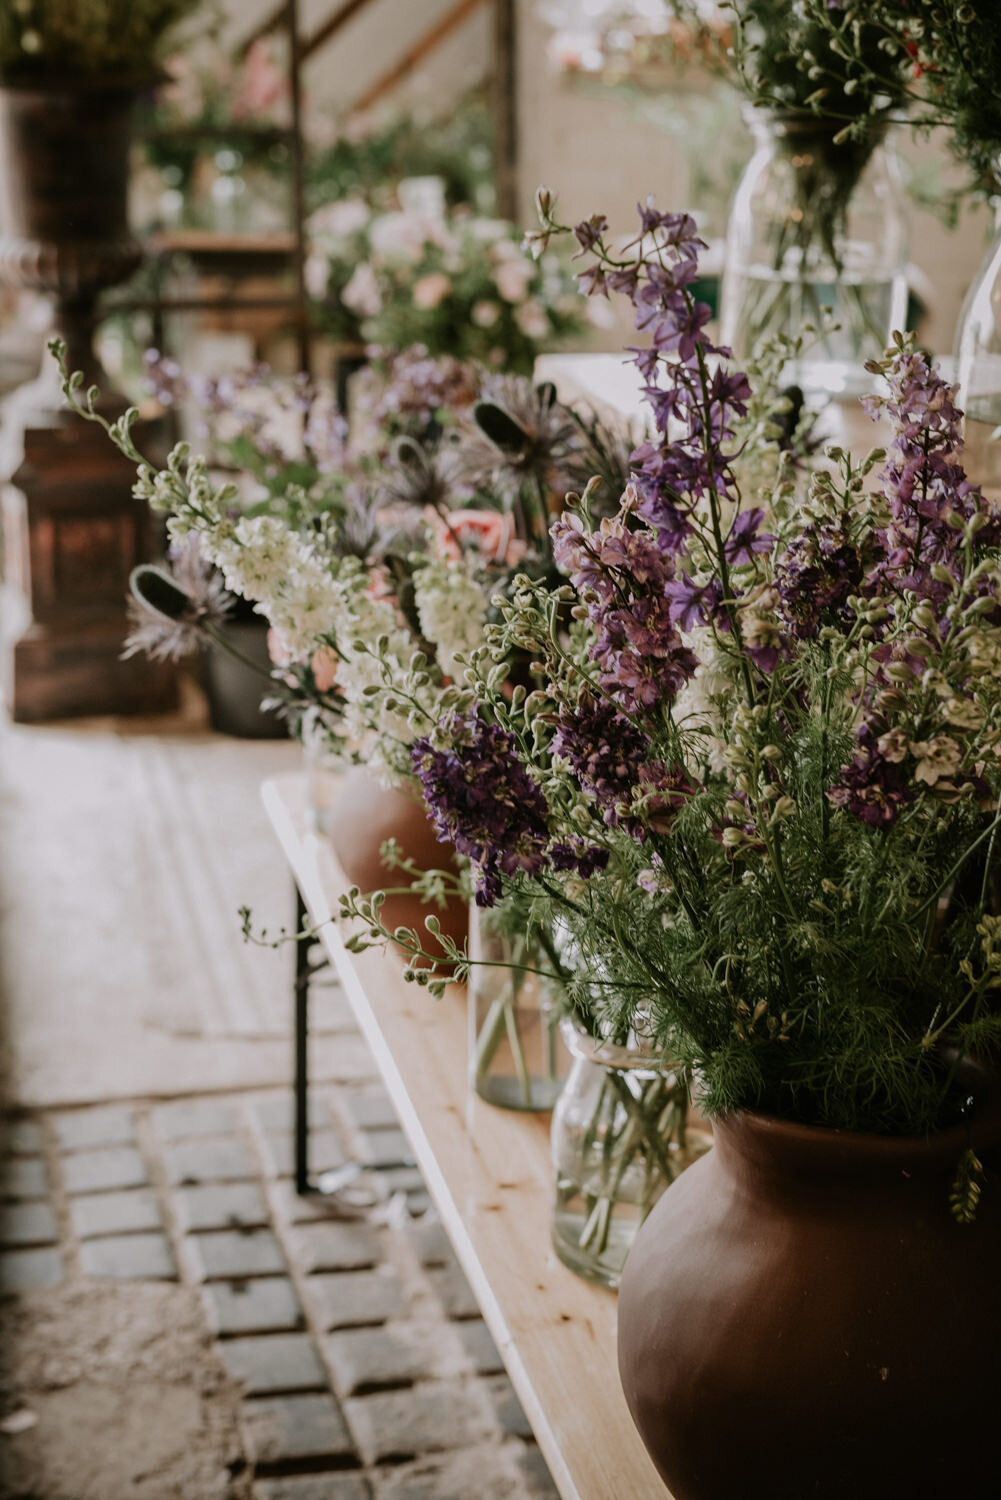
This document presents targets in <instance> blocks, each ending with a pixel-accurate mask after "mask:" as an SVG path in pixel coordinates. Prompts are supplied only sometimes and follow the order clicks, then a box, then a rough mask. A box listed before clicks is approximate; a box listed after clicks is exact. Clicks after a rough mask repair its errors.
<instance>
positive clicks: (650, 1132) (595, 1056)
mask: <svg viewBox="0 0 1001 1500" xmlns="http://www.w3.org/2000/svg"><path fill="white" fill-rule="evenodd" d="M563 1034H564V1038H565V1040H566V1044H567V1047H568V1048H569V1050H570V1052H571V1053H572V1054H573V1059H574V1063H573V1069H572V1071H571V1074H570V1078H569V1081H568V1082H567V1084H566V1087H565V1088H564V1090H563V1093H562V1095H561V1096H560V1100H559V1103H558V1104H557V1106H556V1109H555V1111H554V1113H553V1131H552V1153H553V1168H554V1173H555V1202H554V1209H553V1230H552V1234H553V1247H554V1249H555V1250H556V1254H557V1255H558V1256H559V1258H560V1260H561V1261H563V1263H564V1265H567V1266H569V1267H570V1269H571V1270H572V1271H576V1272H577V1274H578V1276H583V1277H584V1279H585V1280H586V1281H595V1282H598V1283H599V1284H601V1285H602V1286H608V1287H613V1288H614V1287H617V1286H618V1284H619V1276H620V1274H621V1271H622V1267H623V1265H624V1264H625V1260H626V1256H627V1255H628V1254H629V1250H630V1248H631V1246H632V1243H633V1240H634V1239H635V1238H636V1235H637V1233H638V1232H639V1228H640V1225H641V1224H642V1223H643V1221H644V1220H645V1219H646V1217H647V1215H648V1214H649V1212H650V1210H651V1209H652V1208H653V1206H654V1204H655V1203H656V1202H657V1200H658V1198H659V1197H660V1196H661V1194H662V1193H663V1192H664V1189H665V1188H666V1187H668V1185H669V1184H670V1183H671V1182H673V1181H674V1179H675V1178H676V1177H677V1176H678V1175H679V1174H680V1173H681V1172H683V1171H684V1169H685V1167H687V1166H689V1165H690V1164H691V1163H692V1162H693V1161H694V1160H695V1159H696V1158H697V1157H698V1156H701V1155H702V1153H703V1152H704V1151H706V1150H707V1149H708V1148H709V1146H710V1145H711V1144H712V1135H711V1133H710V1131H709V1128H708V1126H707V1125H705V1123H704V1122H703V1121H701V1119H699V1120H698V1122H697V1123H696V1122H694V1121H693V1120H692V1119H691V1118H690V1114H691V1113H692V1112H691V1111H690V1105H689V1090H688V1083H687V1080H686V1079H685V1077H684V1075H683V1073H682V1072H681V1070H680V1069H678V1070H674V1069H672V1068H670V1067H665V1066H664V1065H662V1063H661V1062H660V1061H659V1060H658V1059H656V1058H654V1057H652V1056H651V1054H650V1052H649V1050H648V1049H645V1048H642V1047H639V1046H615V1045H614V1044H612V1043H610V1042H605V1041H602V1040H601V1039H600V1038H595V1037H592V1036H589V1035H588V1034H587V1033H586V1032H584V1031H582V1030H581V1029H580V1027H579V1026H577V1025H576V1024H575V1023H573V1022H571V1021H567V1020H564V1022H563Z"/></svg>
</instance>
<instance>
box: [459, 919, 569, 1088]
mask: <svg viewBox="0 0 1001 1500" xmlns="http://www.w3.org/2000/svg"><path fill="white" fill-rule="evenodd" d="M469 956H470V958H472V959H473V960H475V962H474V963H473V965H472V967H471V968H470V971H469V1078H470V1082H471V1084H472V1086H473V1088H474V1089H475V1090H476V1092H477V1093H478V1094H479V1095H480V1097H481V1098H483V1099H486V1100H488V1101H489V1102H490V1103H491V1104H499V1105H500V1106H501V1107H502V1108H504V1109H526V1110H546V1109H552V1107H553V1105H554V1104H555V1103H556V1100H557V1099H558V1097H559V1094H560V1090H561V1089H562V1087H563V1084H564V1082H565V1080H566V1077H567V1074H568V1073H569V1071H570V1057H569V1054H568V1053H567V1051H566V1048H565V1047H564V1045H563V1042H562V1040H561V1035H560V1025H559V1010H558V1004H557V1000H558V997H557V995H556V993H555V990H554V988H553V981H550V980H546V979H544V978H542V977H541V976H540V975H539V974H537V973H534V972H532V971H533V970H535V969H546V968H549V967H550V965H549V962H548V960H547V958H546V955H545V953H544V951H543V950H542V948H541V946H540V944H539V941H538V939H537V938H535V937H530V936H527V935H526V934H524V933H518V934H514V935H511V934H509V933H506V932H502V931H501V930H500V929H499V926H498V922H497V917H496V914H495V913H493V912H490V911H483V910H481V909H480V908H479V907H478V906H475V905H473V906H471V907H470V918H469Z"/></svg>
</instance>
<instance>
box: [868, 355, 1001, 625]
mask: <svg viewBox="0 0 1001 1500" xmlns="http://www.w3.org/2000/svg"><path fill="white" fill-rule="evenodd" d="M879 368H880V369H881V371H882V373H883V375H884V376H885V379H886V381H887V384H888V385H889V387H890V394H889V396H887V397H875V396H869V397H866V398H864V401H863V404H864V406H865V407H866V410H867V411H868V412H869V414H870V415H871V416H876V415H878V414H879V412H880V411H884V412H885V413H886V415H887V416H888V417H889V419H890V421H891V423H892V425H893V429H894V436H893V440H892V442H891V443H890V445H889V448H888V450H887V462H886V467H885V469H884V470H883V472H882V474H881V476H880V477H881V478H882V480H883V490H882V492H881V493H882V498H883V499H884V500H885V502H886V504H887V507H888V509H889V511H890V517H891V519H890V523H889V525H888V526H887V527H886V528H885V530H883V531H882V532H880V533H879V543H880V548H881V554H882V555H881V556H880V558H879V559H878V561H877V564H876V566H875V567H874V569H873V570H872V571H871V573H870V575H869V577H868V579H867V580H866V588H865V592H866V593H868V594H875V593H879V592H881V591H883V590H884V589H885V588H886V586H887V585H890V586H891V587H892V589H893V590H895V591H900V590H905V589H906V590H908V591H909V592H911V593H914V594H917V595H919V597H921V598H924V599H928V600H929V601H931V602H932V603H933V604H937V603H940V602H942V601H943V600H944V599H946V598H947V596H948V595H949V594H950V593H951V585H950V584H949V583H947V582H945V581H944V580H943V579H941V578H935V577H934V575H933V572H932V569H933V568H935V567H936V566H938V567H945V568H946V569H947V570H948V571H949V572H950V573H951V574H952V576H953V578H954V579H956V580H957V581H958V580H959V579H960V578H962V576H963V570H964V561H963V546H964V543H963V532H962V527H957V526H956V525H955V524H950V522H951V523H955V521H956V520H957V519H958V520H960V521H963V522H965V521H968V520H969V519H970V517H971V516H972V515H973V514H974V513H975V512H976V511H978V510H979V511H983V510H984V508H985V506H984V501H983V497H982V496H981V494H980V492H979V490H977V489H976V487H975V486H974V485H973V484H972V483H971V482H970V480H969V479H968V478H967V476H966V473H965V471H964V469H963V467H962V465H961V464H960V463H958V462H957V461H956V455H957V454H959V453H960V452H961V451H962V447H963V440H962V434H961V426H960V424H961V421H962V415H963V414H962V412H961V411H960V410H959V409H958V408H957V406H956V404H955V394H956V388H955V387H954V386H949V385H948V384H947V383H946V382H945V381H944V380H943V379H942V376H941V375H940V374H939V373H938V372H937V371H936V370H935V369H933V367H932V366H931V364H930V363H929V361H928V358H927V356H926V355H924V354H921V353H916V352H914V351H913V350H910V349H901V350H898V352H897V354H896V355H895V357H894V358H893V359H892V360H891V361H890V362H889V363H887V364H885V365H881V366H880V367H879ZM976 544H977V547H978V548H985V547H997V546H998V545H999V544H1001V517H999V515H998V512H997V509H996V507H995V508H994V513H993V515H992V516H991V518H990V520H989V521H988V524H987V525H986V526H985V527H984V528H983V529H982V530H981V531H980V532H979V533H978V535H977V543H976Z"/></svg>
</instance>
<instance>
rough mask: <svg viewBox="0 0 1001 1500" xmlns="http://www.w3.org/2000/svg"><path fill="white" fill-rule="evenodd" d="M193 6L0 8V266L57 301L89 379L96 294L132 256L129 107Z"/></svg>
mask: <svg viewBox="0 0 1001 1500" xmlns="http://www.w3.org/2000/svg"><path fill="white" fill-rule="evenodd" d="M193 9H194V0H137V3H135V4H132V5H129V6H126V7H122V6H120V5H117V4H115V3H113V0H96V3H94V4H91V5H88V6H87V7H86V9H81V7H80V6H79V5H78V4H76V3H74V0H54V3H48V0H46V3H45V4H41V3H36V0H29V3H27V4H25V5H8V6H5V7H4V10H3V14H2V15H0V274H2V275H3V278H4V280H6V281H7V282H8V283H10V284H12V285H14V286H17V287H28V288H32V289H34V290H37V291H41V292H44V293H46V294H47V295H48V296H50V297H51V298H52V299H53V301H54V303H55V308H56V311H55V324H56V327H57V329H58V330H59V332H60V334H61V335H62V337H63V338H64V339H65V340H66V342H67V345H68V348H69V352H70V359H71V363H72V366H73V368H74V369H80V370H83V371H85V372H86V374H87V376H88V378H91V377H92V375H93V374H94V373H95V370H96V367H95V365H94V361H93V352H92V349H91V342H90V340H91V333H92V331H93V321H94V307H95V302H96V299H97V295H98V293H99V292H100V291H102V290H103V289H104V288H106V287H109V286H113V285H114V284H115V283H116V282H118V281H120V280H122V279H123V278H124V277H125V276H127V275H128V274H129V272H130V271H132V270H134V269H135V268H136V266H137V265H138V264H139V260H140V250H139V246H138V244H137V243H136V241H135V240H134V239H133V238H132V235H131V233H130V231H129V223H128V174H129V148H130V144H131V126H132V111H133V107H134V104H135V101H136V99H137V98H138V96H139V93H140V91H141V90H143V89H145V88H149V87H150V86H151V85H152V84H153V82H154V81H155V79H156V76H157V68H158V61H159V58H160V56H161V53H162V49H163V47H164V46H165V44H166V43H167V41H168V38H169V35H170V33H171V31H172V29H173V28H174V27H175V26H176V25H177V23H178V22H179V21H181V20H182V19H183V18H184V17H185V16H187V15H188V14H189V13H190V12H191V11H192V10H193Z"/></svg>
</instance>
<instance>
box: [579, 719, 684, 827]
mask: <svg viewBox="0 0 1001 1500" xmlns="http://www.w3.org/2000/svg"><path fill="white" fill-rule="evenodd" d="M552 748H553V751H554V753H555V754H557V755H562V756H563V757H565V759H566V760H568V761H569V762H570V765H571V767H572V769H573V773H574V775H575V776H576V778H577V781H578V783H579V785H580V788H581V790H582V791H583V792H585V793H586V794H587V795H588V796H589V797H593V798H594V800H595V802H596V803H597V804H598V807H599V809H600V811H601V815H602V818H603V820H604V822H605V823H606V824H607V826H608V827H609V828H619V827H622V828H624V829H625V830H626V831H627V832H628V833H630V834H632V836H633V838H635V839H639V840H643V839H644V838H645V837H646V834H647V831H648V829H649V828H653V829H655V830H656V831H657V832H659V833H666V832H667V831H668V829H669V827H670V824H671V822H672V821H673V818H674V815H675V813H676V812H677V811H678V809H679V808H680V807H681V806H682V805H683V803H684V802H685V800H686V798H687V797H690V796H691V795H692V794H693V793H694V792H695V790H696V789H695V787H694V786H693V785H692V783H691V781H690V780H689V779H688V777H687V776H686V775H685V773H684V772H683V771H682V770H681V768H680V767H678V768H676V769H675V770H673V771H672V770H671V769H670V768H669V767H668V766H667V765H665V763H664V762H663V761H648V760H647V759H646V754H647V751H648V749H649V744H648V741H647V738H646V736H645V735H644V734H642V733H641V732H640V731H639V730H638V729H636V728H635V727H634V726H633V725H632V724H631V723H630V721H629V720H628V719H627V718H625V717H624V715H623V714H621V713H619V711H618V709H616V708H615V707H614V705H613V704H611V703H609V702H608V701H607V700H605V699H598V700H595V699H594V698H592V697H591V695H590V694H582V696H581V699H580V701H579V703H578V704H577V706H576V709H575V710H574V711H573V712H572V713H568V712H564V713H563V714H562V715H561V716H560V725H559V729H558V730H557V732H556V736H555V738H554V740H553V746H552ZM637 796H643V797H645V798H646V799H647V803H646V818H645V819H644V820H641V819H639V818H634V817H630V816H629V815H628V814H627V813H626V812H625V811H624V807H625V806H628V804H629V803H631V802H632V801H633V800H634V798H635V797H637Z"/></svg>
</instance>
